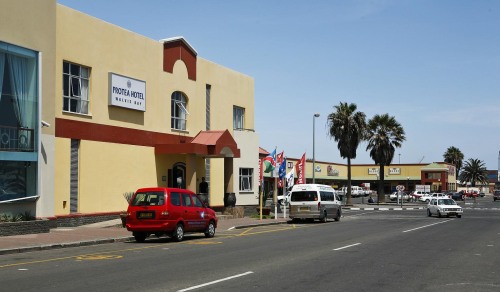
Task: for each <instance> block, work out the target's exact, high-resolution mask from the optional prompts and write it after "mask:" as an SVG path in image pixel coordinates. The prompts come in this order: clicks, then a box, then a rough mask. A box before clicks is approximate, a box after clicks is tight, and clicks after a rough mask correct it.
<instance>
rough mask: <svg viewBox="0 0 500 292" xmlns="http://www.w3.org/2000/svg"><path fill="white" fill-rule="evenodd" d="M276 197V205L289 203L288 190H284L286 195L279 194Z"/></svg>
mask: <svg viewBox="0 0 500 292" xmlns="http://www.w3.org/2000/svg"><path fill="white" fill-rule="evenodd" d="M276 199H277V200H278V206H283V205H285V206H286V205H288V203H290V192H286V195H279V196H277V197H276Z"/></svg>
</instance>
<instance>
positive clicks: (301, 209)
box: [299, 207, 309, 211]
mask: <svg viewBox="0 0 500 292" xmlns="http://www.w3.org/2000/svg"><path fill="white" fill-rule="evenodd" d="M299 211H309V207H300V208H299Z"/></svg>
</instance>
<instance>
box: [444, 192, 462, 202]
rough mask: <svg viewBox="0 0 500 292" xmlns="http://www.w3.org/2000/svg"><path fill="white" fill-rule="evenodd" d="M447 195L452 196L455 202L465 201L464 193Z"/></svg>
mask: <svg viewBox="0 0 500 292" xmlns="http://www.w3.org/2000/svg"><path fill="white" fill-rule="evenodd" d="M447 195H448V196H450V197H451V199H453V200H455V201H463V199H462V193H458V192H450V193H447Z"/></svg>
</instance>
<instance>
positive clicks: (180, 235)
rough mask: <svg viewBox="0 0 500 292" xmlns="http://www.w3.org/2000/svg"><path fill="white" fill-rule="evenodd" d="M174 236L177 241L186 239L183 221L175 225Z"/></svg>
mask: <svg viewBox="0 0 500 292" xmlns="http://www.w3.org/2000/svg"><path fill="white" fill-rule="evenodd" d="M173 238H174V240H175V241H177V242H179V241H182V239H184V226H183V225H182V224H181V223H179V224H177V226H176V227H175V231H174V234H173Z"/></svg>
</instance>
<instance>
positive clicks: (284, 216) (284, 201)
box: [281, 165, 286, 219]
mask: <svg viewBox="0 0 500 292" xmlns="http://www.w3.org/2000/svg"><path fill="white" fill-rule="evenodd" d="M285 173H286V165H285ZM285 177H286V176H285ZM281 181H282V183H281V185H282V186H283V219H284V218H286V196H285V194H286V179H285V178H282V179H281Z"/></svg>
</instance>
